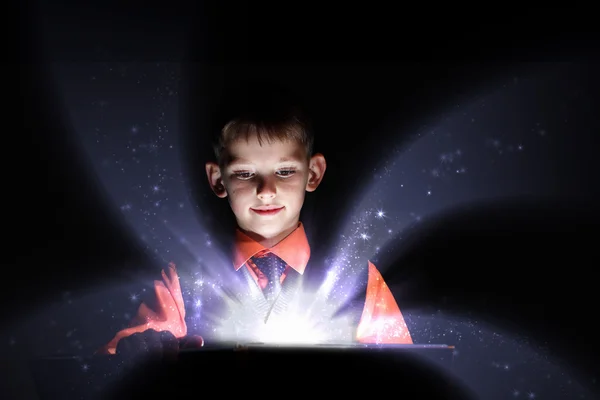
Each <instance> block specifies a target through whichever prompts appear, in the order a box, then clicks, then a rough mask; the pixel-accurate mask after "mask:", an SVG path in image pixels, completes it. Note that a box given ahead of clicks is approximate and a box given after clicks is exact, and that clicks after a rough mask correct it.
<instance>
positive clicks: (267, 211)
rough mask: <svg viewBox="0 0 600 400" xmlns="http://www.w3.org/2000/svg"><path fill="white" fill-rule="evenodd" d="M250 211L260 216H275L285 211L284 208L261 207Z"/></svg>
mask: <svg viewBox="0 0 600 400" xmlns="http://www.w3.org/2000/svg"><path fill="white" fill-rule="evenodd" d="M250 209H251V210H252V211H254V212H255V213H257V214H258V215H275V214H277V213H278V212H279V211H281V210H283V206H260V207H256V208H250Z"/></svg>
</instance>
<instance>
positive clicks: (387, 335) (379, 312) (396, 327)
mask: <svg viewBox="0 0 600 400" xmlns="http://www.w3.org/2000/svg"><path fill="white" fill-rule="evenodd" d="M356 336H357V337H356V339H357V340H358V342H360V343H377V344H412V343H413V341H412V337H411V336H410V332H409V331H408V327H407V326H406V322H405V321H404V317H403V316H402V312H400V308H399V307H398V304H397V303H396V300H395V299H394V295H393V294H392V292H391V291H390V289H389V288H388V286H387V284H386V283H385V281H384V280H383V277H382V276H381V273H380V272H379V271H378V270H377V268H376V267H375V265H373V263H371V262H370V261H369V278H368V283H367V294H366V298H365V306H364V309H363V313H362V316H361V319H360V322H359V324H358V329H357V333H356Z"/></svg>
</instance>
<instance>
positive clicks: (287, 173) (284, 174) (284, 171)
mask: <svg viewBox="0 0 600 400" xmlns="http://www.w3.org/2000/svg"><path fill="white" fill-rule="evenodd" d="M295 173H296V171H295V170H293V169H280V170H279V171H277V175H279V176H281V177H284V178H287V177H289V176H292V175H294V174H295Z"/></svg>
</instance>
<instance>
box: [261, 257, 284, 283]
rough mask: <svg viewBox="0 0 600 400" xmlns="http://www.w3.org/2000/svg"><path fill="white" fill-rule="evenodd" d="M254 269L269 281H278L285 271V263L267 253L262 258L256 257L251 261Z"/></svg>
mask: <svg viewBox="0 0 600 400" xmlns="http://www.w3.org/2000/svg"><path fill="white" fill-rule="evenodd" d="M253 261H254V264H256V267H257V268H258V269H259V270H260V272H262V273H263V274H264V275H265V276H266V277H267V278H268V279H269V281H270V282H271V281H278V280H279V278H281V275H282V274H283V272H284V271H285V268H286V266H287V265H286V263H285V261H283V260H282V259H281V258H279V257H277V256H276V255H275V254H273V253H271V252H269V253H266V254H265V255H263V256H258V257H255V258H254V259H253Z"/></svg>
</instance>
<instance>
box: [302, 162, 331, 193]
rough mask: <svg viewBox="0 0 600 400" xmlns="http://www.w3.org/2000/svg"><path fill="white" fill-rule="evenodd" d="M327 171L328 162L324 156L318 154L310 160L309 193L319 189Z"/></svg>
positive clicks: (307, 189) (307, 184)
mask: <svg viewBox="0 0 600 400" xmlns="http://www.w3.org/2000/svg"><path fill="white" fill-rule="evenodd" d="M326 169H327V162H326V161H325V157H324V156H323V154H321V153H317V154H315V155H314V156H312V157H311V158H310V161H309V163H308V182H306V191H307V192H314V191H315V190H316V189H317V187H318V186H319V184H320V183H321V181H322V180H323V175H325V170H326Z"/></svg>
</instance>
